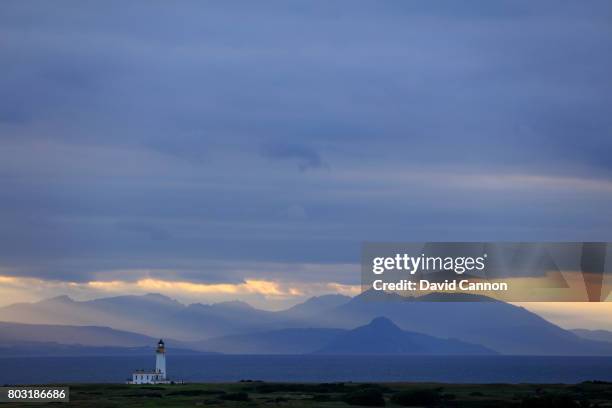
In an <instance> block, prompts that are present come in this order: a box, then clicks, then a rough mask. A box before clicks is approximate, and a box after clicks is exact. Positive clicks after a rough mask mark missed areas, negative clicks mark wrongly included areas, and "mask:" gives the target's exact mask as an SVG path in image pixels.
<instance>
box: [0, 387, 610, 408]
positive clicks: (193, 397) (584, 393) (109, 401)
mask: <svg viewBox="0 0 612 408" xmlns="http://www.w3.org/2000/svg"><path fill="white" fill-rule="evenodd" d="M70 400H71V401H70V403H53V404H40V403H36V404H34V403H29V404H25V403H24V404H18V403H7V404H6V406H7V407H9V406H10V407H18V406H19V407H41V406H54V407H61V406H67V407H68V406H69V407H94V408H95V407H197V406H201V407H226V408H232V407H264V406H266V407H270V406H272V407H337V408H342V407H351V406H389V407H393V406H397V407H400V406H422V407H474V408H476V407H479V408H484V407H494V408H504V407H517V408H518V407H524V408H538V407H546V408H565V407H568V408H570V407H576V408H587V407H601V408H603V407H612V383H603V382H585V383H581V384H577V385H550V384H548V385H536V384H519V385H508V384H486V385H467V384H455V385H454V384H425V383H420V384H403V383H391V384H355V383H332V384H291V383H280V384H279V383H263V382H240V383H233V384H182V385H164V386H138V385H119V384H89V385H71V386H70ZM0 405H3V404H0Z"/></svg>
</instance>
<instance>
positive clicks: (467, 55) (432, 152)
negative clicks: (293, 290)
mask: <svg viewBox="0 0 612 408" xmlns="http://www.w3.org/2000/svg"><path fill="white" fill-rule="evenodd" d="M611 19H612V5H611V4H610V3H609V2H605V1H602V2H589V3H588V4H586V3H584V2H580V1H569V2H563V3H559V2H548V1H542V2H538V3H537V4H534V3H533V2H530V1H500V2H494V3H492V2H488V1H471V2H462V4H461V5H458V4H457V3H456V2H451V1H449V2H441V3H436V4H432V3H431V2H426V1H414V2H408V3H407V2H399V1H393V0H390V1H384V2H378V1H376V2H375V1H332V2H322V3H318V4H314V3H312V2H302V1H293V2H285V1H278V2H276V1H272V2H266V3H265V4H261V3H252V2H243V3H238V4H233V5H229V4H226V3H223V2H222V3H213V2H210V3H208V2H207V3H200V2H193V3H191V2H183V3H181V4H180V5H175V4H170V3H167V2H146V3H144V2H143V3H138V2H132V3H130V4H129V5H126V4H125V3H122V2H115V3H114V2H110V3H109V2H104V3H87V4H84V3H82V2H70V1H65V2H62V3H59V4H58V3H53V4H50V3H45V2H39V3H36V2H34V3H31V2H30V3H23V2H18V1H4V2H2V4H1V5H0V27H1V28H0V38H1V40H0V47H1V49H2V56H3V57H2V58H1V59H0V70H1V71H2V73H3V74H2V76H1V77H0V89H1V90H2V94H3V98H1V100H0V180H1V184H0V186H1V188H0V225H2V228H1V229H0V244H1V245H0V267H2V271H3V274H4V275H6V276H18V277H32V278H37V279H44V280H49V281H60V282H77V283H79V282H81V283H85V282H90V281H113V280H116V279H121V280H125V281H129V282H138V281H140V280H142V279H148V278H150V276H149V272H148V273H144V272H142V271H143V270H148V271H150V270H156V271H164V272H160V275H161V276H156V277H155V279H161V280H173V281H176V282H189V283H192V284H204V285H207V284H230V285H245V284H248V283H247V282H248V281H249V280H256V281H259V280H261V281H273V282H277V283H279V284H282V282H302V284H304V285H306V284H307V283H308V284H311V283H313V282H316V283H318V284H325V283H326V282H336V283H339V284H343V285H354V284H357V283H358V279H359V274H358V270H357V268H356V267H354V265H355V264H356V263H357V262H358V259H359V245H360V243H361V242H362V241H364V240H369V241H375V240H384V241H394V240H395V241H428V240H482V241H487V240H490V241H495V240H526V241H534V240H553V241H562V240H571V241H583V240H585V241H594V240H604V241H610V240H611V239H610V238H611V237H610V232H609V231H610V230H611V227H612V214H611V212H610V208H611V206H610V203H611V199H612V166H611V163H612V161H610V160H609V152H610V151H612V138H611V137H610V135H611V132H612V116H611V115H610V114H609V111H610V107H611V106H612V94H611V93H610V92H609V89H610V87H611V86H612V77H610V75H609V72H612V56H611V55H610V52H609V50H610V49H612V24H610V21H611ZM237 264H240V267H238V266H237ZM262 265H266V267H262ZM312 265H317V266H316V268H314V269H313V268H312ZM347 265H353V267H354V269H351V268H353V267H350V266H347ZM126 271H130V272H126ZM118 275H121V276H120V277H118Z"/></svg>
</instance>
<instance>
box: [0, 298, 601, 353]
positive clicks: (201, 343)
mask: <svg viewBox="0 0 612 408" xmlns="http://www.w3.org/2000/svg"><path fill="white" fill-rule="evenodd" d="M0 321H5V322H19V323H21V324H22V325H23V324H24V323H28V324H29V325H31V326H30V327H25V326H19V325H12V326H10V325H7V324H6V323H4V324H0V346H1V345H2V344H5V345H6V344H9V345H11V346H15V345H16V344H17V343H18V342H20V341H22V342H35V341H37V339H38V340H43V341H45V342H54V343H58V344H65V345H75V344H78V345H80V346H87V347H146V346H147V345H151V344H154V342H155V341H156V339H158V338H159V337H163V338H165V339H166V338H169V341H168V344H169V346H170V347H174V348H177V349H181V350H195V351H212V352H222V353H249V354H301V353H327V354H332V353H333V354H345V353H355V354H377V353H381V352H382V353H391V354H404V353H422V354H428V353H434V354H436V353H437V354H453V353H459V354H483V353H485V354H486V353H501V354H514V355H518V354H521V355H612V342H610V341H607V340H606V338H605V336H604V337H601V336H599V337H593V336H592V335H591V336H589V335H588V334H586V333H584V332H572V331H569V330H565V329H562V328H561V327H559V326H556V325H554V324H552V323H550V322H548V321H546V320H545V319H543V318H541V317H540V316H538V315H536V314H534V313H532V312H529V311H528V310H526V309H524V308H521V307H517V306H515V305H511V304H508V303H504V302H501V301H496V300H493V299H490V298H486V297H479V296H474V295H462V294H442V293H436V294H430V295H426V296H422V297H419V298H404V297H401V296H399V295H395V294H388V293H383V292H374V291H367V292H364V293H362V294H361V295H358V296H355V297H353V298H350V297H347V296H341V295H327V296H319V297H315V298H311V299H309V300H307V301H306V302H304V303H302V304H299V305H296V306H294V307H292V308H290V309H287V310H283V311H278V312H271V311H264V310H259V309H256V308H253V307H251V306H250V305H248V304H246V303H243V302H223V303H217V304H211V305H206V304H201V303H196V304H191V305H184V304H182V303H179V302H177V301H175V300H173V299H171V298H168V297H166V296H163V295H159V294H148V295H142V296H132V295H130V296H118V297H110V298H103V299H96V300H91V301H75V300H73V299H70V298H69V297H67V296H61V297H56V298H52V299H47V300H43V301H41V302H37V303H19V304H13V305H10V306H6V307H3V308H0ZM383 329H384V330H383ZM377 332H378V333H379V334H378V335H376V333H377ZM383 333H384V336H383ZM11 336H12V337H11ZM385 336H386V337H385ZM588 337H590V338H588ZM9 340H10V342H9ZM16 342H17V343H16ZM365 344H368V345H371V347H364V345H365ZM427 345H430V346H431V347H433V348H431V349H427ZM468 346H469V347H468ZM470 347H472V348H470ZM0 353H1V350H0Z"/></svg>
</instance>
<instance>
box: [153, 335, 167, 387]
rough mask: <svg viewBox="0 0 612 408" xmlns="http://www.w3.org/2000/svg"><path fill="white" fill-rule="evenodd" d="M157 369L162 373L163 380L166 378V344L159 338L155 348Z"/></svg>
mask: <svg viewBox="0 0 612 408" xmlns="http://www.w3.org/2000/svg"><path fill="white" fill-rule="evenodd" d="M155 371H157V372H158V373H159V374H160V375H161V379H162V380H165V379H166V346H165V345H164V341H163V340H162V339H159V342H158V343H157V350H155Z"/></svg>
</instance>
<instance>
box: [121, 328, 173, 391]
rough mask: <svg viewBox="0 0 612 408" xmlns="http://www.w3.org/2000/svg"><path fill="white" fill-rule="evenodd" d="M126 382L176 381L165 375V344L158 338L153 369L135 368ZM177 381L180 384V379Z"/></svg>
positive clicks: (163, 382)
mask: <svg viewBox="0 0 612 408" xmlns="http://www.w3.org/2000/svg"><path fill="white" fill-rule="evenodd" d="M127 383H128V384H175V383H177V381H170V380H168V376H167V375H166V346H165V344H164V341H163V340H162V339H159V342H158V343H157V348H156V349H155V370H136V371H134V372H133V373H132V379H131V380H128V381H127ZM178 383H180V384H182V383H183V382H182V381H179V382H178Z"/></svg>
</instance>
